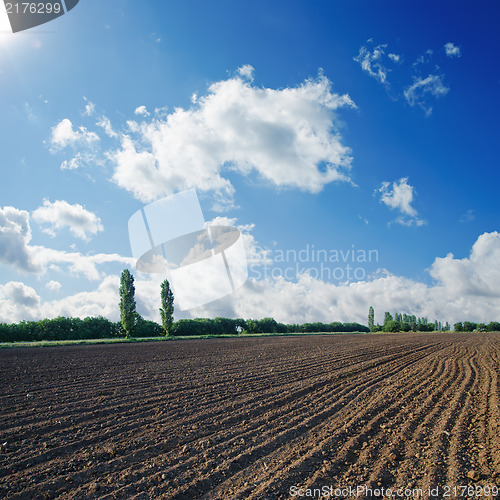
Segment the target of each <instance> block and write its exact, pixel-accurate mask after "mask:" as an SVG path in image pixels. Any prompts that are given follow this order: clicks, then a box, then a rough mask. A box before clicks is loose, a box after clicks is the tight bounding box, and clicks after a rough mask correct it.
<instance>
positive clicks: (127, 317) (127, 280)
mask: <svg viewBox="0 0 500 500" xmlns="http://www.w3.org/2000/svg"><path fill="white" fill-rule="evenodd" d="M134 294H135V287H134V277H133V276H132V275H131V274H130V271H129V270H128V269H124V270H123V271H122V275H121V278H120V321H121V324H122V327H123V329H124V330H125V334H126V335H127V337H130V336H131V335H132V332H133V330H134V327H135V325H136V323H137V312H136V310H135V297H134Z"/></svg>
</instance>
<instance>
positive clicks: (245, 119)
mask: <svg viewBox="0 0 500 500" xmlns="http://www.w3.org/2000/svg"><path fill="white" fill-rule="evenodd" d="M244 68H245V67H244ZM240 71H242V72H243V73H244V74H245V75H247V76H248V74H249V73H250V69H249V68H246V69H241V70H240ZM343 107H355V105H354V103H353V102H352V100H351V99H350V98H349V96H347V95H338V94H335V93H333V92H332V90H331V83H330V82H329V80H328V79H327V78H325V77H324V76H321V75H320V76H319V77H318V78H316V79H310V80H306V81H305V82H303V83H302V84H301V85H299V86H297V87H294V88H285V89H281V90H275V89H270V88H260V87H255V86H253V85H252V83H251V82H249V81H247V80H244V79H243V78H242V77H241V76H235V77H232V78H229V79H227V80H223V81H219V82H216V83H214V84H213V85H211V86H210V88H209V92H208V94H207V95H205V96H203V97H199V98H198V101H197V103H196V104H194V105H193V106H192V107H191V108H189V109H182V108H177V109H175V110H174V111H173V112H171V113H170V114H167V115H166V116H165V117H164V118H158V117H156V118H155V119H154V120H153V121H151V122H150V123H142V124H141V125H140V126H139V125H137V124H135V125H136V126H137V127H138V128H139V131H138V132H134V127H131V131H130V134H128V135H123V136H122V144H121V148H120V149H119V150H117V151H114V152H112V153H111V154H110V156H109V157H110V159H111V160H112V161H113V162H114V168H115V170H114V175H113V180H114V181H115V183H116V184H117V185H119V186H121V187H123V188H125V189H127V190H129V191H131V192H132V193H133V194H134V196H135V197H137V198H138V199H140V200H141V201H144V202H149V201H152V200H154V199H156V198H158V197H160V196H164V195H168V194H172V193H174V192H177V191H180V190H183V189H186V188H189V187H195V188H197V189H198V190H200V191H213V192H214V193H215V195H216V197H217V196H218V198H219V200H218V201H219V204H220V205H223V204H224V203H228V204H231V203H232V195H233V192H234V188H233V186H232V184H231V183H230V181H229V180H228V179H227V178H225V177H224V172H225V171H230V170H235V171H238V172H239V173H241V174H243V175H249V174H251V173H252V172H257V173H258V174H259V175H260V176H261V178H263V179H265V180H266V181H267V182H269V183H271V184H272V185H275V186H279V187H293V188H299V189H302V190H305V191H310V192H313V193H314V192H318V191H320V190H321V189H322V188H323V186H324V185H325V184H328V183H330V182H333V181H349V177H348V173H349V169H350V163H351V156H350V150H349V148H347V147H346V146H344V145H343V144H342V139H341V136H340V134H339V133H338V131H337V128H338V127H337V118H336V114H335V113H336V111H337V110H338V109H340V108H343Z"/></svg>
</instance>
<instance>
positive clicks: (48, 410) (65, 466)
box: [0, 333, 500, 500]
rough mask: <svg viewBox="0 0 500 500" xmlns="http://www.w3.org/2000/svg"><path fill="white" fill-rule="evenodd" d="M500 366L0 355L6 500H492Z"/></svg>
mask: <svg viewBox="0 0 500 500" xmlns="http://www.w3.org/2000/svg"><path fill="white" fill-rule="evenodd" d="M499 368H500V334H498V333H491V334H477V333H474V334H450V333H441V334H395V335H387V334H386V335H337V336H333V335H330V336H327V335H324V336H301V337H267V338H240V339H212V340H186V341H175V342H155V343H147V344H118V345H116V344H115V345H93V346H78V347H70V346H65V347H52V348H26V349H4V350H2V351H0V388H1V389H0V395H1V403H0V409H1V413H0V445H1V448H0V498H4V499H10V498H26V499H42V498H61V499H66V498H79V499H87V498H103V499H112V498H135V499H147V498H178V499H181V498H182V499H197V498H207V499H208V498H210V499H212V498H213V499H231V498H252V499H266V500H270V499H278V498H311V497H313V496H314V497H315V498H320V495H319V493H321V494H322V495H323V496H322V497H321V498H348V497H352V498H377V495H378V498H381V497H386V498H388V496H387V495H388V494H390V493H388V492H387V488H393V491H392V493H393V496H392V498H402V497H401V496H398V495H399V494H400V493H401V494H402V495H405V494H406V496H405V497H404V498H429V497H430V498H439V499H441V498H447V497H450V498H453V497H455V496H457V497H462V498H477V497H479V496H483V497H484V496H488V495H487V494H485V493H488V492H489V493H495V492H496V493H497V498H500V493H498V486H500V437H499V435H500V418H499V416H500V415H499V414H500V408H499V390H498V389H499V388H498V384H499V380H498V379H499ZM465 486H469V489H468V490H464V489H463V488H462V489H461V487H465ZM293 487H295V489H294V488H293ZM299 487H300V488H302V490H299V489H298V488H299ZM323 487H326V488H329V487H331V490H325V489H321V490H319V489H320V488H323ZM349 487H351V488H357V487H358V488H360V490H358V493H357V494H350V493H354V492H353V491H352V490H351V492H349V490H344V491H339V490H337V491H335V489H337V488H344V489H345V488H349ZM399 487H401V488H405V489H406V488H408V491H407V492H406V493H404V492H399V493H396V488H399ZM446 487H448V488H451V490H447V489H446ZM488 487H490V488H491V489H490V490H488ZM313 488H316V489H318V491H316V492H315V491H314V490H313ZM363 488H367V489H363ZM368 488H371V490H369V489H368ZM429 488H431V494H429ZM436 488H439V490H436ZM454 488H455V489H454ZM410 489H413V490H415V491H414V492H410ZM419 489H421V490H422V491H421V492H419V491H418V490H419ZM464 491H465V495H464V493H463V492H464ZM329 493H332V495H331V496H328V494H329ZM446 493H449V495H448V496H447V495H446ZM480 494H481V495H480ZM300 495H302V496H300ZM436 495H437V496H436Z"/></svg>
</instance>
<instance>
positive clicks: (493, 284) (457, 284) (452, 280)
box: [430, 231, 500, 300]
mask: <svg viewBox="0 0 500 500" xmlns="http://www.w3.org/2000/svg"><path fill="white" fill-rule="evenodd" d="M499 259H500V234H499V233H498V232H496V231H495V232H493V233H484V234H482V235H481V236H479V238H478V239H477V241H476V242H475V243H474V245H473V246H472V250H471V253H470V256H469V257H468V258H464V259H456V258H455V257H454V256H453V254H451V253H450V254H448V255H447V256H446V257H444V258H437V259H436V260H435V261H434V264H433V265H432V267H431V271H430V272H431V275H432V277H433V278H435V279H436V280H438V281H439V282H441V283H443V285H444V286H445V287H446V288H447V289H449V290H455V293H456V295H457V296H458V297H459V296H461V295H463V296H464V297H466V296H470V295H474V296H477V297H484V298H486V299H487V298H488V297H490V298H496V299H497V300H498V298H499V297H500V267H499V266H498V262H500V260H499Z"/></svg>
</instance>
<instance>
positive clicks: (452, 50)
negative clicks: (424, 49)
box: [444, 42, 462, 57]
mask: <svg viewBox="0 0 500 500" xmlns="http://www.w3.org/2000/svg"><path fill="white" fill-rule="evenodd" d="M444 50H445V52H446V55H447V56H448V57H461V56H462V52H461V51H460V47H457V46H456V45H453V43H451V42H448V43H445V44H444Z"/></svg>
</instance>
